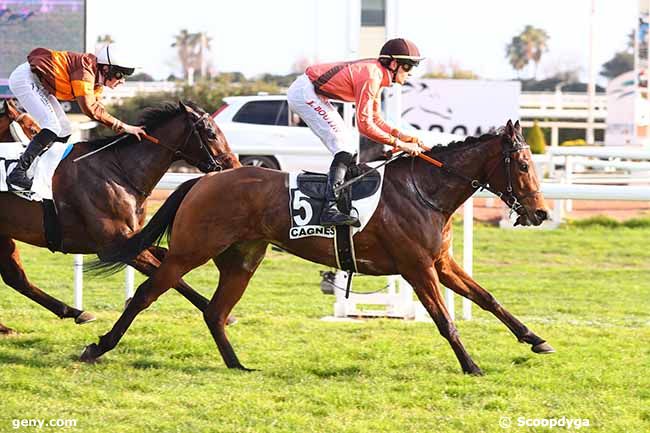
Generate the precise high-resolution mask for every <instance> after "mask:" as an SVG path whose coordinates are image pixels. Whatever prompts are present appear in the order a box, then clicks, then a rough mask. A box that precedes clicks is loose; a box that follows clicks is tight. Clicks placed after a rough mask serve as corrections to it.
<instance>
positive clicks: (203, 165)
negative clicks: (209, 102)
mask: <svg viewBox="0 0 650 433" xmlns="http://www.w3.org/2000/svg"><path fill="white" fill-rule="evenodd" d="M208 116H209V114H208V113H204V114H203V115H201V116H200V117H199V118H198V119H196V121H194V122H193V123H192V125H190V132H189V134H187V137H185V141H183V144H182V145H181V146H180V147H178V148H177V149H174V148H173V147H171V146H167V145H166V144H163V143H162V142H161V143H160V145H161V146H162V147H164V148H166V149H168V150H169V151H171V152H172V153H173V154H174V155H175V156H176V157H178V158H181V159H184V160H185V161H187V162H188V163H190V164H192V165H193V166H195V167H196V168H198V169H199V170H201V171H202V172H204V173H210V172H213V171H222V170H223V163H222V159H223V158H224V157H227V156H228V155H227V154H225V153H223V154H221V155H219V156H217V157H216V159H215V157H214V156H212V153H210V150H209V149H208V147H207V146H206V145H205V143H204V142H203V139H202V138H201V134H199V132H198V130H197V127H196V126H197V125H198V124H199V123H200V122H202V121H204V120H205V119H207V118H208ZM197 135H198V139H199V147H200V148H201V151H202V152H203V153H205V155H206V156H207V162H206V161H203V160H200V159H197V158H193V157H191V156H190V155H188V154H187V153H186V152H184V151H183V149H185V147H186V146H187V143H189V141H190V138H192V137H194V136H197Z"/></svg>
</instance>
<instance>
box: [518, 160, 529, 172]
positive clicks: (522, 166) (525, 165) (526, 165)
mask: <svg viewBox="0 0 650 433" xmlns="http://www.w3.org/2000/svg"><path fill="white" fill-rule="evenodd" d="M519 168H520V169H521V171H526V172H527V171H528V164H526V163H525V162H522V163H521V164H519Z"/></svg>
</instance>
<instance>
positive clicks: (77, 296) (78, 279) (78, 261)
mask: <svg viewBox="0 0 650 433" xmlns="http://www.w3.org/2000/svg"><path fill="white" fill-rule="evenodd" d="M83 272H84V256H83V255H81V254H75V256H74V307H75V308H76V309H78V310H81V309H82V308H83V296H84V295H83V290H84V289H83V285H84V280H83V278H84V277H83Z"/></svg>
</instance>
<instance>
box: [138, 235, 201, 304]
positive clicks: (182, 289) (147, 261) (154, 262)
mask: <svg viewBox="0 0 650 433" xmlns="http://www.w3.org/2000/svg"><path fill="white" fill-rule="evenodd" d="M166 253H167V249H166V248H162V247H156V246H152V247H149V248H148V249H146V250H144V251H142V252H141V253H140V254H139V255H138V256H137V257H136V258H135V259H133V261H132V262H131V263H129V264H130V265H131V266H133V267H134V268H135V269H137V270H138V271H140V272H142V273H143V274H145V275H146V276H148V277H150V276H151V275H152V274H153V273H154V271H155V270H156V269H157V268H158V266H160V263H161V262H162V261H163V259H164V258H165V254H166ZM174 289H176V291H177V292H178V293H180V294H181V295H183V297H184V298H185V299H187V300H188V301H190V302H191V303H192V305H194V306H195V307H196V308H198V309H199V310H201V311H202V312H203V311H205V309H206V307H207V306H208V299H207V298H206V297H204V296H203V295H201V294H200V293H199V292H197V291H196V290H194V289H193V288H192V287H190V285H189V284H187V283H186V282H185V281H183V280H182V279H181V280H180V281H179V282H178V284H176V285H175V286H174Z"/></svg>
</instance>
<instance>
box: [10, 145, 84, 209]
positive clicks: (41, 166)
mask: <svg viewBox="0 0 650 433" xmlns="http://www.w3.org/2000/svg"><path fill="white" fill-rule="evenodd" d="M72 146H73V145H72V144H68V143H60V142H58V141H57V142H55V143H53V144H52V146H51V147H50V148H49V149H48V150H47V152H45V153H44V154H43V155H41V156H39V157H38V158H36V161H35V162H34V164H32V167H31V168H30V169H29V172H28V174H29V175H32V174H33V175H34V183H33V184H32V189H31V191H28V192H26V191H12V192H15V193H16V194H18V195H20V196H21V197H23V198H26V199H29V200H32V201H42V200H43V199H48V200H52V177H53V176H54V171H55V170H56V168H57V167H58V166H59V163H60V162H61V160H62V159H63V158H64V157H65V156H66V155H67V154H68V153H69V149H72ZM24 150H25V148H24V147H23V144H22V143H0V192H5V191H9V187H8V185H7V175H8V174H9V173H11V170H13V168H14V167H15V166H16V162H17V161H18V158H19V157H20V155H21V154H22V153H23V151H24Z"/></svg>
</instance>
